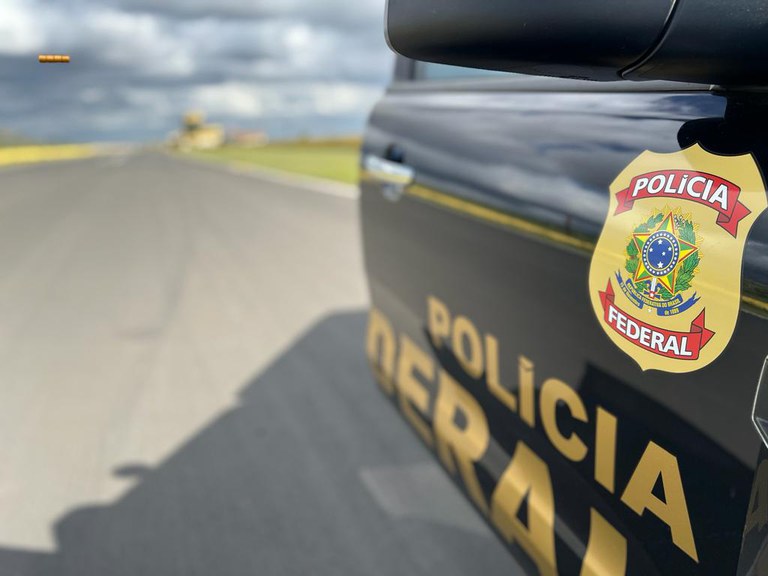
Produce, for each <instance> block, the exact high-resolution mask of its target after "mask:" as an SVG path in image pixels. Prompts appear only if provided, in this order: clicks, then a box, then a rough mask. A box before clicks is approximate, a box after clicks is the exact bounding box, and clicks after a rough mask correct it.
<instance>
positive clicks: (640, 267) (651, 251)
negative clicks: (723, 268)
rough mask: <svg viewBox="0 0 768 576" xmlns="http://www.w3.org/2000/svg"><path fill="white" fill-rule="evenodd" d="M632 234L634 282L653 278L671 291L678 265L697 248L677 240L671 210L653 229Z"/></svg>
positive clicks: (673, 290) (672, 291) (678, 268)
mask: <svg viewBox="0 0 768 576" xmlns="http://www.w3.org/2000/svg"><path fill="white" fill-rule="evenodd" d="M632 237H633V240H634V242H635V246H636V247H637V254H638V263H637V270H635V276H634V278H633V279H632V280H633V282H634V283H635V285H637V283H638V282H643V281H646V280H650V281H653V280H656V281H657V282H658V283H659V284H661V285H662V286H664V288H666V289H667V290H668V291H669V292H670V293H671V294H674V293H675V281H676V280H677V273H678V271H679V270H680V266H681V265H682V263H683V262H684V261H685V260H686V259H687V258H690V257H691V256H692V255H693V254H695V253H696V251H697V250H698V248H697V247H696V245H695V244H690V243H689V242H686V241H685V240H681V239H680V236H678V232H677V226H675V219H674V218H673V216H672V212H669V213H668V214H667V215H666V216H665V217H664V219H663V220H662V221H661V223H660V224H659V225H658V227H657V228H656V229H655V230H652V231H651V232H647V233H643V234H633V235H632Z"/></svg>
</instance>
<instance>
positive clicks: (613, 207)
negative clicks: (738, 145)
mask: <svg viewBox="0 0 768 576" xmlns="http://www.w3.org/2000/svg"><path fill="white" fill-rule="evenodd" d="M765 208H766V190H765V185H764V183H763V178H762V175H761V173H760V170H759V168H758V167H757V164H756V163H755V160H754V158H753V157H752V156H751V155H750V154H745V155H741V156H719V155H715V154H712V153H710V152H707V151H706V150H704V149H703V148H701V147H700V146H699V145H698V144H696V145H694V146H691V147H690V148H686V149H685V150H682V151H680V152H675V153H672V154H657V153H654V152H649V151H646V152H643V153H642V154H641V155H640V156H638V157H637V158H636V159H635V160H634V161H632V163H631V164H630V165H629V166H627V167H626V168H625V169H624V170H623V171H622V173H621V174H619V176H618V177H617V178H616V180H614V182H613V184H611V187H610V207H609V209H608V217H607V218H606V221H605V225H604V226H603V231H602V233H601V234H600V238H599V239H598V241H597V245H596V246H595V252H594V254H593V256H592V264H591V266H590V270H589V291H590V298H591V300H592V307H593V309H594V311H595V314H596V315H597V317H598V320H599V322H600V325H601V326H602V327H603V330H604V331H605V332H606V334H607V335H608V337H609V338H610V339H611V340H612V341H613V343H614V344H616V345H617V346H618V347H619V348H620V349H621V350H622V351H624V352H625V353H626V354H628V355H629V356H630V357H631V358H632V359H633V360H635V362H637V363H638V364H639V365H640V367H641V368H642V369H643V370H650V369H654V370H662V371H664V372H677V373H682V372H692V371H694V370H698V369H700V368H703V367H704V366H706V365H707V364H709V363H710V362H712V361H713V360H714V359H715V358H717V357H718V356H719V355H720V353H721V352H722V351H723V350H725V347H726V346H727V345H728V342H729V341H730V339H731V336H732V334H733V330H734V328H735V327H736V319H737V317H738V313H739V304H740V301H741V264H742V257H743V254H744V246H745V244H746V239H747V235H748V234H749V231H750V229H751V228H752V225H753V224H754V222H755V220H756V219H757V217H758V216H759V215H760V214H761V213H762V211H763V210H765Z"/></svg>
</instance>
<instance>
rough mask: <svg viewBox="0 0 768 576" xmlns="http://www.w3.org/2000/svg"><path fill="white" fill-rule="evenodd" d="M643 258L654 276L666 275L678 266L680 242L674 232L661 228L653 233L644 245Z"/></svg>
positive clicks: (646, 266)
mask: <svg viewBox="0 0 768 576" xmlns="http://www.w3.org/2000/svg"><path fill="white" fill-rule="evenodd" d="M642 258H643V264H644V265H645V268H646V269H647V270H648V272H650V273H651V275H652V276H657V277H658V276H666V275H667V274H669V273H670V272H672V270H674V269H675V266H677V262H678V260H679V259H680V244H679V243H678V241H677V238H675V235H674V234H672V233H671V232H667V231H665V230H659V231H658V232H654V233H653V234H651V235H650V236H649V237H648V240H647V241H646V242H645V245H643V254H642Z"/></svg>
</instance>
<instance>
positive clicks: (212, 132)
mask: <svg viewBox="0 0 768 576" xmlns="http://www.w3.org/2000/svg"><path fill="white" fill-rule="evenodd" d="M174 144H175V145H176V146H177V147H178V148H181V149H182V150H211V149H214V148H219V147H221V146H222V145H223V144H224V129H223V128H222V127H221V126H220V125H218V124H206V123H205V114H203V113H202V112H188V113H187V114H185V115H184V120H183V123H182V128H181V131H180V132H179V133H178V134H176V135H175V137H174Z"/></svg>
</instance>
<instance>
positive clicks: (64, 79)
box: [0, 0, 393, 141]
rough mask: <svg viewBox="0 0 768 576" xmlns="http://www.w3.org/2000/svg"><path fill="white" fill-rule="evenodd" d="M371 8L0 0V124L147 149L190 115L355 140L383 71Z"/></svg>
mask: <svg viewBox="0 0 768 576" xmlns="http://www.w3.org/2000/svg"><path fill="white" fill-rule="evenodd" d="M383 12H384V0H46V1H42V0H0V128H4V129H11V130H14V131H17V132H21V133H23V134H25V135H28V136H32V137H36V138H41V139H52V140H81V141H82V140H121V141H125V140H129V141H146V140H158V139H162V138H164V137H165V136H166V135H167V134H168V133H169V132H170V131H172V130H173V129H175V128H176V127H177V126H178V124H179V119H180V116H181V114H182V113H183V112H184V111H186V110H189V109H199V110H203V111H205V112H206V113H207V114H208V117H209V119H210V120H211V121H216V122H220V123H222V124H224V125H225V126H227V127H231V128H244V129H263V130H266V131H268V132H269V133H270V134H271V135H273V136H274V137H291V136H296V135H301V134H307V135H331V134H348V133H355V132H359V131H360V130H361V129H362V127H363V126H364V123H365V118H366V116H367V114H368V112H369V110H370V108H371V106H372V105H373V103H374V102H375V101H376V100H377V98H378V97H379V95H380V94H381V92H382V90H383V88H384V86H385V85H386V83H387V81H388V79H389V76H390V74H391V70H392V65H393V59H392V55H391V53H390V51H389V49H388V48H387V46H386V43H385V41H384V35H383ZM38 53H66V54H70V55H71V56H72V63H71V64H68V65H42V64H38V63H37V54H38Z"/></svg>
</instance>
